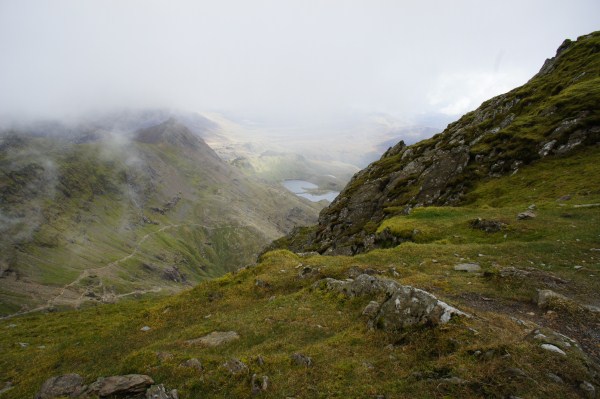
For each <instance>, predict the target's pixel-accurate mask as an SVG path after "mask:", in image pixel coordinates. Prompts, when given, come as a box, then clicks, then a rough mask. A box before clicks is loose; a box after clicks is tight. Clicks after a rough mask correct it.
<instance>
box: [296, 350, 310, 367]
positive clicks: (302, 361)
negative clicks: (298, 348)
mask: <svg viewBox="0 0 600 399" xmlns="http://www.w3.org/2000/svg"><path fill="white" fill-rule="evenodd" d="M291 360H292V364H295V365H296V366H305V367H310V366H312V364H313V361H312V358H311V357H309V356H306V355H303V354H302V353H294V354H293V355H292V356H291Z"/></svg>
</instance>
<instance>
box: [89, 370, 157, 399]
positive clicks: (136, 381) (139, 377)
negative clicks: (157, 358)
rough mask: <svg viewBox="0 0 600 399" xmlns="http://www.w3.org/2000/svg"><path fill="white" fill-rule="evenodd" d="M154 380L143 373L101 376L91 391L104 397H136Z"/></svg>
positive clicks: (91, 387)
mask: <svg viewBox="0 0 600 399" xmlns="http://www.w3.org/2000/svg"><path fill="white" fill-rule="evenodd" d="M152 384H154V380H153V379H152V378H150V377H149V376H147V375H143V374H127V375H113V376H110V377H106V378H99V379H98V380H97V381H96V382H94V383H93V384H92V385H91V386H90V390H89V391H90V393H97V395H98V396H100V397H101V398H104V397H113V396H115V397H123V398H126V397H135V396H140V395H143V394H144V393H145V392H146V390H147V389H148V388H149V387H150V386H151V385H152Z"/></svg>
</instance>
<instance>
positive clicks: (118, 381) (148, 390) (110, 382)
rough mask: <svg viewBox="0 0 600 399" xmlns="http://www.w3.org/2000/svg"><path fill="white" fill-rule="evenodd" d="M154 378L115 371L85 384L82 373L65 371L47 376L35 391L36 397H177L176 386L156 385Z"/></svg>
mask: <svg viewBox="0 0 600 399" xmlns="http://www.w3.org/2000/svg"><path fill="white" fill-rule="evenodd" d="M153 384H154V380H153V379H152V378H151V377H149V376H147V375H143V374H127V375H114V376H110V377H106V378H104V377H100V378H98V379H97V380H96V381H95V382H93V383H92V384H90V385H85V384H84V380H83V378H82V377H81V376H80V375H79V374H65V375H61V376H56V377H51V378H49V379H47V380H46V381H45V382H44V383H43V384H42V387H41V389H40V391H39V392H38V393H37V395H36V399H58V398H65V397H69V398H81V399H91V398H98V397H99V398H140V399H141V398H152V399H178V398H179V396H178V395H177V390H175V389H173V390H167V389H166V388H165V387H164V386H163V385H162V384H160V385H153Z"/></svg>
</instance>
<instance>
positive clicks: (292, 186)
mask: <svg viewBox="0 0 600 399" xmlns="http://www.w3.org/2000/svg"><path fill="white" fill-rule="evenodd" d="M283 187H285V188H287V189H288V190H289V191H291V192H292V193H294V194H296V195H297V196H299V197H303V198H306V199H308V200H310V201H313V202H319V201H321V200H327V201H329V202H333V200H334V199H335V197H337V196H338V194H339V193H340V192H339V191H327V192H326V193H323V194H319V195H315V194H311V193H310V192H307V191H308V190H314V189H317V188H319V186H317V185H316V184H313V183H311V182H309V181H305V180H284V182H283Z"/></svg>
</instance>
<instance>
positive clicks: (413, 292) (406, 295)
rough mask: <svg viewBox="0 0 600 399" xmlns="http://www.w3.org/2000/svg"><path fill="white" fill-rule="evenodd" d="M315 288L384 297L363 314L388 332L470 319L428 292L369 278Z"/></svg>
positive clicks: (330, 280)
mask: <svg viewBox="0 0 600 399" xmlns="http://www.w3.org/2000/svg"><path fill="white" fill-rule="evenodd" d="M313 287H314V288H317V289H325V290H329V291H337V292H339V293H341V294H344V295H346V296H348V297H357V296H372V297H373V296H380V297H384V302H383V303H382V304H381V305H379V303H378V302H374V301H373V302H371V303H370V304H369V305H368V306H367V308H365V310H364V311H363V314H373V317H372V320H373V323H372V324H374V325H375V326H377V327H379V328H383V329H385V330H389V331H395V330H401V329H403V328H406V327H409V326H413V325H438V324H444V323H447V322H448V321H449V320H450V319H451V318H452V316H468V315H467V314H466V313H464V312H462V311H460V310H458V309H456V308H454V307H452V306H450V305H448V304H447V303H445V302H442V301H440V300H438V299H437V298H436V297H435V296H434V295H432V294H430V293H428V292H427V291H423V290H420V289H418V288H414V287H411V286H408V285H401V284H399V283H397V282H396V281H394V280H390V279H384V278H379V277H375V276H369V275H367V274H361V275H359V276H358V277H357V278H356V279H354V280H352V279H348V280H345V281H341V280H335V279H333V278H325V279H323V280H320V281H317V282H316V283H315V284H314V285H313ZM365 312H366V313H365Z"/></svg>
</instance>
